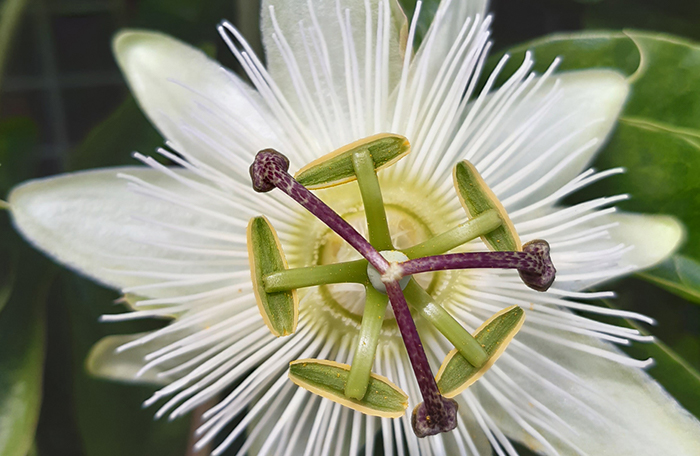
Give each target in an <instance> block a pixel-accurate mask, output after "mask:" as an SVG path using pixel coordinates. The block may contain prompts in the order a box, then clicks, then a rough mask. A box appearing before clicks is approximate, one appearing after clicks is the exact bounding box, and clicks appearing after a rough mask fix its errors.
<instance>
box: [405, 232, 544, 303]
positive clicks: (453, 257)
mask: <svg viewBox="0 0 700 456" xmlns="http://www.w3.org/2000/svg"><path fill="white" fill-rule="evenodd" d="M400 265H401V269H402V274H403V275H404V276H407V275H412V274H419V273H421V272H429V271H444V270H447V269H480V268H502V269H517V270H518V272H519V273H520V278H521V279H523V282H525V284H526V285H527V286H528V287H530V288H533V289H535V290H537V291H546V290H547V289H548V288H549V287H550V286H551V285H552V282H554V278H555V274H556V269H554V265H553V264H552V260H551V259H550V257H549V244H548V243H547V241H543V240H541V239H538V240H534V241H531V242H529V243H527V244H525V245H524V246H523V251H522V252H513V251H504V252H468V253H451V254H447V255H436V256H429V257H424V258H416V259H413V260H408V261H405V262H403V263H401V264H400Z"/></svg>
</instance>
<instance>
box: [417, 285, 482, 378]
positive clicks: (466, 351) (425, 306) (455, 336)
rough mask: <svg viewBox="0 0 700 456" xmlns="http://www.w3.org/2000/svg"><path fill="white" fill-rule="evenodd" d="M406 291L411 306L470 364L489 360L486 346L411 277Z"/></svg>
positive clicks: (478, 365)
mask: <svg viewBox="0 0 700 456" xmlns="http://www.w3.org/2000/svg"><path fill="white" fill-rule="evenodd" d="M404 293H405V294H406V298H407V300H408V302H409V303H410V304H411V307H413V308H414V309H416V310H417V311H418V312H419V313H420V314H421V316H422V317H423V318H425V319H426V320H428V321H429V322H430V323H431V324H432V325H433V326H434V327H435V328H436V329H437V330H438V331H440V333H441V334H442V335H443V336H445V338H446V339H447V340H449V341H450V343H452V345H454V347H455V348H456V349H457V350H458V351H459V353H460V354H461V355H462V356H464V358H465V359H466V360H467V361H469V364H471V365H472V366H474V367H481V366H483V365H484V364H485V363H486V361H488V359H489V355H488V353H486V350H484V347H482V346H481V344H479V342H477V340H476V339H474V336H472V335H471V334H469V332H468V331H467V330H466V329H464V328H463V327H462V325H460V324H459V322H457V320H455V319H454V317H453V316H452V315H450V314H449V313H448V312H447V311H446V310H445V309H443V308H442V306H440V305H438V304H436V303H435V302H434V301H433V298H432V297H431V296H430V295H429V294H428V293H427V292H426V291H425V290H424V289H423V288H421V286H420V285H418V284H417V283H416V281H415V280H414V279H411V281H410V282H409V283H408V286H406V288H405V289H404Z"/></svg>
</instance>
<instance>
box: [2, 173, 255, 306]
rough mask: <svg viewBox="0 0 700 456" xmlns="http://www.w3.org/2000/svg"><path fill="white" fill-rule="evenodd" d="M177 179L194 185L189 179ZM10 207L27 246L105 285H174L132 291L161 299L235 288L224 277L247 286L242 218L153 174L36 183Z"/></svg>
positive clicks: (18, 192)
mask: <svg viewBox="0 0 700 456" xmlns="http://www.w3.org/2000/svg"><path fill="white" fill-rule="evenodd" d="M119 173H124V174H128V175H130V176H133V177H135V178H138V179H142V180H143V181H146V182H149V183H150V184H153V185H156V186H157V187H158V188H160V189H161V191H163V192H168V193H167V195H169V196H170V197H172V202H169V201H164V200H161V199H158V198H155V197H152V196H144V195H142V194H139V193H138V192H136V191H134V190H133V189H130V188H129V185H128V183H127V181H126V180H125V179H121V178H118V177H117V174H119ZM178 175H179V176H181V177H188V178H190V179H193V180H194V181H197V179H195V178H194V177H193V176H192V175H191V173H189V172H186V171H180V172H178ZM9 202H10V204H11V206H12V216H13V218H14V223H15V226H16V227H17V228H18V230H19V231H20V232H21V233H22V234H23V235H24V236H25V237H26V238H27V239H28V240H29V241H30V242H32V243H33V244H35V245H36V246H37V247H38V248H41V249H42V250H43V251H45V252H47V253H48V254H49V255H51V256H52V257H54V258H55V259H56V260H58V261H60V262H62V263H65V264H66V265H68V266H70V267H72V268H74V269H76V270H78V271H80V272H82V273H84V274H86V275H89V276H90V277H92V278H94V279H96V280H98V281H100V282H102V283H104V284H106V285H110V286H113V287H117V288H126V287H133V286H143V285H147V284H157V283H162V282H172V283H173V284H174V287H173V288H170V287H165V288H153V289H147V290H138V291H135V292H136V293H137V294H139V295H142V296H148V297H164V296H181V295H183V294H185V293H188V292H190V293H191V292H195V291H197V290H199V291H204V290H211V289H215V288H219V287H221V282H222V281H223V282H226V283H227V284H228V285H231V284H232V283H236V280H238V279H230V278H229V279H226V278H225V276H226V275H227V274H238V275H241V274H242V275H241V277H242V278H240V280H245V281H249V280H250V277H247V279H246V278H245V277H243V275H245V274H243V273H242V272H241V271H246V272H247V271H248V264H247V251H246V246H245V226H246V221H247V218H246V219H245V220H241V219H239V218H238V217H240V216H245V215H243V213H242V212H240V211H238V210H236V209H235V208H232V207H226V206H225V205H223V204H216V203H214V202H213V201H212V198H211V197H208V196H207V195H206V194H204V193H199V192H196V191H193V190H192V189H191V188H188V187H186V186H184V185H182V184H180V183H178V182H177V181H175V180H174V179H171V178H169V177H168V176H166V175H165V174H163V173H161V172H158V171H155V170H152V169H148V168H113V169H106V170H99V171H88V172H81V173H74V174H66V175H62V176H59V177H54V178H49V179H39V180H34V181H30V182H27V183H25V184H23V185H21V186H19V187H17V188H15V189H14V190H13V191H12V193H11V194H10V197H9ZM200 209H201V210H204V211H207V212H202V211H201V210H200ZM208 211H211V212H208ZM213 213H215V214H217V215H216V216H214V215H212V214H213ZM135 217H138V218H135ZM144 219H148V220H144ZM166 225H168V226H166ZM170 225H172V226H174V227H175V228H172V227H171V226H170ZM177 227H179V229H178V228H177ZM188 281H189V282H188ZM192 281H194V282H192Z"/></svg>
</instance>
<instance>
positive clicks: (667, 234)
mask: <svg viewBox="0 0 700 456" xmlns="http://www.w3.org/2000/svg"><path fill="white" fill-rule="evenodd" d="M587 232H590V233H593V234H592V235H591V236H593V237H594V238H591V236H579V235H578V234H577V233H584V234H585V233H587ZM567 238H568V239H570V241H567ZM684 238H685V229H684V227H683V225H682V224H681V223H680V222H679V221H678V220H677V219H675V218H673V217H669V216H665V215H645V214H631V213H620V212H612V213H608V214H603V215H601V216H600V217H597V218H595V219H594V220H591V221H590V222H584V223H582V224H580V225H578V226H576V227H574V228H573V229H571V230H568V232H562V233H560V234H558V235H556V236H553V237H551V238H550V239H551V241H552V245H553V248H552V259H553V261H554V262H555V264H557V263H558V264H559V266H557V268H558V274H557V281H556V282H555V283H556V285H555V286H556V287H561V288H563V289H567V290H583V289H586V288H590V287H592V286H594V285H598V284H600V283H602V282H606V281H609V280H611V279H614V278H617V277H620V276H622V275H627V274H630V273H632V272H635V271H639V270H642V269H646V268H649V267H652V266H654V265H656V264H658V263H660V262H661V261H663V260H664V259H666V258H667V257H668V256H669V255H671V254H672V253H673V252H675V251H676V250H677V249H678V247H679V246H680V245H681V244H682V242H683V240H684ZM572 242H573V243H572ZM596 252H598V253H596Z"/></svg>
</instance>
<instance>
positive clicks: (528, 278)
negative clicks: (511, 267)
mask: <svg viewBox="0 0 700 456" xmlns="http://www.w3.org/2000/svg"><path fill="white" fill-rule="evenodd" d="M523 252H525V253H529V254H530V255H532V256H533V257H534V258H535V262H534V264H532V266H531V267H530V268H528V269H524V268H522V269H520V268H519V269H518V274H520V278H521V279H522V281H523V282H524V283H525V285H527V286H528V287H530V288H532V289H533V290H537V291H547V290H549V287H551V286H552V283H554V279H555V278H556V275H557V270H556V269H555V268H554V263H552V259H551V257H550V256H549V243H548V242H547V241H545V240H543V239H535V240H534V241H530V242H528V243H527V244H525V245H524V246H523Z"/></svg>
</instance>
